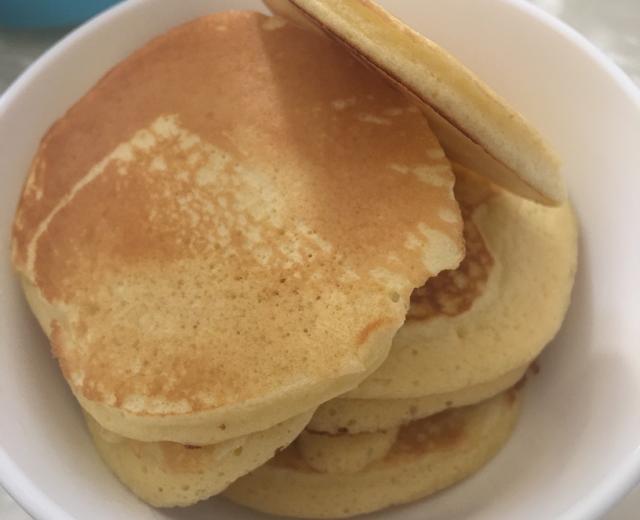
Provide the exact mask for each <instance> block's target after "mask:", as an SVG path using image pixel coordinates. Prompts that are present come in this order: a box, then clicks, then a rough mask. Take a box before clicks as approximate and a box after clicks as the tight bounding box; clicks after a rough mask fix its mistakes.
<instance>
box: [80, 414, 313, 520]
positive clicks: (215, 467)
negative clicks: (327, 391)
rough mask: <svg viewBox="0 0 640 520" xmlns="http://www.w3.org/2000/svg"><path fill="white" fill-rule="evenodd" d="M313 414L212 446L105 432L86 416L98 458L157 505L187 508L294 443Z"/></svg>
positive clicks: (123, 480)
mask: <svg viewBox="0 0 640 520" xmlns="http://www.w3.org/2000/svg"><path fill="white" fill-rule="evenodd" d="M310 417H311V412H307V413H306V414H302V415H299V416H297V417H294V418H292V419H287V420H286V421H285V422H283V423H281V424H278V425H276V426H273V427H271V428H269V429H267V430H265V431H262V432H257V433H252V434H250V435H247V436H244V437H239V438H237V439H229V440H226V441H223V442H221V443H219V444H214V445H209V446H189V445H184V444H177V443H173V442H140V441H135V440H133V439H127V438H124V437H120V436H118V435H115V434H113V433H111V432H108V431H106V430H104V429H103V428H102V427H101V426H100V425H99V424H98V423H97V422H95V421H94V420H93V419H92V418H91V416H89V415H88V414H85V419H86V421H87V425H88V427H89V432H90V433H91V437H92V439H93V442H94V444H95V445H96V448H97V449H98V452H99V453H100V456H101V457H102V459H103V460H104V462H105V463H106V464H107V466H109V467H110V468H111V470H112V471H113V472H114V473H115V474H116V476H117V477H118V478H119V479H120V480H121V481H122V482H123V483H124V484H125V485H126V486H127V487H128V488H129V489H130V490H131V491H133V493H135V494H136V495H137V496H138V497H139V498H141V499H142V500H144V501H145V502H147V503H149V504H151V505H152V506H156V507H173V506H188V505H191V504H194V503H196V502H198V501H200V500H204V499H206V498H209V497H211V496H213V495H216V494H218V493H220V492H221V491H222V490H224V489H225V488H226V487H227V486H228V485H229V484H231V482H233V481H234V480H236V479H237V478H238V477H241V476H243V475H245V474H247V473H249V472H250V471H251V470H253V469H255V468H257V467H258V466H261V465H262V464H264V463H265V462H266V461H267V460H269V459H270V458H271V457H273V455H274V453H275V452H276V451H278V450H281V449H283V448H284V447H285V446H287V445H289V444H290V443H291V441H293V440H294V439H295V438H296V437H297V436H298V434H299V433H300V431H301V430H302V429H303V428H304V426H305V424H306V423H307V422H309V419H310Z"/></svg>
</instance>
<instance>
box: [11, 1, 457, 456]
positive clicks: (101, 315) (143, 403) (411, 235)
mask: <svg viewBox="0 0 640 520" xmlns="http://www.w3.org/2000/svg"><path fill="white" fill-rule="evenodd" d="M310 63H312V64H313V66H312V67H309V64H310ZM452 185H453V175H452V173H451V171H450V166H449V163H448V161H447V160H446V158H445V157H444V154H443V152H442V149H441V148H440V146H439V144H438V142H437V140H436V138H435V137H434V135H433V134H432V133H431V132H430V130H429V127H428V124H427V122H426V121H425V120H424V118H423V117H422V116H421V114H420V113H417V110H416V109H415V108H414V107H413V106H412V105H411V104H409V103H408V102H407V101H406V99H405V98H404V97H403V96H402V95H401V94H399V93H398V92H397V91H396V90H395V89H393V88H391V87H390V86H389V85H388V83H387V82H386V81H384V79H382V78H380V77H379V76H378V75H377V74H375V73H373V72H371V71H369V70H367V69H366V68H364V67H363V66H362V65H361V64H360V63H359V62H358V61H357V60H355V59H353V58H352V57H351V56H350V55H348V54H347V53H345V52H344V50H343V49H342V47H341V46H339V45H337V44H335V43H333V42H331V41H329V40H327V39H326V38H323V37H321V36H318V35H315V34H312V33H310V32H308V31H304V30H301V29H299V28H297V27H295V26H293V25H291V24H287V23H286V22H285V21H284V20H282V19H277V18H269V17H265V16H263V15H260V14H257V13H249V12H227V13H220V14H215V15H211V16H207V17H204V18H201V19H198V20H195V21H193V22H190V23H187V24H185V25H182V26H180V27H177V28H175V29H173V30H171V31H169V32H168V33H166V34H164V35H161V36H159V37H157V38H156V39H154V40H152V41H151V42H149V43H148V44H147V45H145V46H144V47H142V48H141V49H140V50H138V51H136V52H135V53H133V54H132V55H131V56H129V57H128V58H127V59H125V60H124V61H123V62H122V63H120V64H119V65H117V66H116V67H114V68H113V69H112V70H111V71H110V72H109V73H108V74H107V75H106V76H105V77H104V78H103V79H102V80H101V81H100V82H99V83H98V84H97V85H95V86H94V87H93V88H92V89H91V90H90V91H89V92H88V93H87V94H86V95H85V96H84V97H82V98H81V99H80V100H79V101H78V102H77V103H76V104H75V105H74V106H73V107H71V109H70V110H69V111H68V112H67V113H66V114H65V115H64V116H63V117H62V118H61V119H60V120H59V121H57V122H56V123H55V124H54V125H53V126H52V128H51V129H50V130H49V131H48V133H47V134H46V135H45V137H44V138H43V140H42V143H41V145H40V148H39V149H38V152H37V154H36V156H35V158H34V161H33V165H32V168H31V171H30V173H29V177H28V179H27V181H26V185H25V188H24V192H23V194H22V198H21V200H20V203H19V207H18V210H17V214H16V218H15V223H14V231H13V262H14V265H15V267H16V269H17V270H18V272H19V273H20V275H21V277H22V279H23V284H24V287H25V292H26V293H27V297H28V300H29V303H30V304H31V307H32V309H33V310H34V312H35V314H36V316H37V317H38V319H39V321H40V323H41V325H42V327H43V328H44V330H45V331H46V333H47V334H48V336H49V338H50V340H51V344H52V350H53V353H54V355H55V356H56V358H57V359H58V361H59V364H60V367H61V369H62V372H63V374H64V376H65V378H66V380H67V381H68V383H69V385H70V387H71V389H72V390H73V392H74V394H75V395H76V397H77V398H78V400H79V401H80V403H81V405H82V407H83V408H84V409H85V410H86V411H87V412H88V413H89V414H90V415H91V416H92V417H93V418H94V419H95V420H96V421H97V422H98V423H99V424H100V425H101V426H102V427H104V428H106V429H108V430H110V431H112V432H115V433H117V434H119V435H122V436H124V437H128V438H132V439H137V440H141V441H162V440H166V441H173V442H178V443H183V444H196V445H203V444H213V443H217V442H221V441H223V440H225V439H231V438H235V437H238V436H241V435H245V434H247V433H251V432H254V431H260V430H264V429H266V428H269V427H271V426H273V425H275V424H278V423H280V422H282V421H284V420H286V419H287V418H289V417H292V416H294V415H297V414H300V413H303V412H305V411H306V410H309V409H311V408H313V407H315V406H316V405H318V404H320V403H321V402H324V401H326V400H328V399H330V398H332V397H335V396H337V395H339V394H341V393H343V392H345V391H347V390H350V389H352V388H354V387H355V386H356V385H357V384H358V383H359V382H360V381H362V380H363V379H364V378H365V377H366V376H367V375H368V374H369V373H371V372H372V371H373V370H374V369H375V368H377V366H379V365H380V363H381V362H382V361H383V359H384V358H385V357H386V355H387V353H388V350H389V347H390V344H391V338H392V336H393V335H394V333H395V332H396V331H397V329H398V328H399V327H400V326H401V324H402V322H403V321H404V318H405V315H406V310H407V308H408V303H409V297H410V294H411V291H412V290H413V289H414V288H415V287H418V286H420V285H422V284H423V283H424V282H425V280H426V279H427V278H428V277H430V276H432V275H435V274H437V273H438V272H439V271H441V270H443V269H449V268H453V267H455V266H456V265H457V264H458V262H459V261H460V259H461V257H462V249H463V246H462V237H461V226H462V222H461V218H460V214H459V211H458V205H457V203H456V201H455V200H454V197H453V191H452Z"/></svg>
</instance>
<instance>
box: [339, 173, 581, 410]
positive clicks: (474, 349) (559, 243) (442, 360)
mask: <svg viewBox="0 0 640 520" xmlns="http://www.w3.org/2000/svg"><path fill="white" fill-rule="evenodd" d="M456 177H457V183H456V197H457V198H458V200H459V202H460V205H461V208H462V211H463V214H464V218H465V232H464V233H465V240H466V246H467V256H466V257H465V260H464V261H463V262H462V263H461V264H460V267H459V268H458V269H457V270H454V271H448V272H444V273H441V274H440V275H439V276H437V277H435V278H433V279H431V280H429V281H428V282H427V283H426V284H425V285H424V287H422V288H420V289H417V290H416V291H414V293H413V295H412V299H411V308H410V309H409V312H408V314H407V321H406V323H405V324H404V325H403V327H402V328H401V329H400V330H399V331H398V333H397V334H396V336H395V337H394V339H393V346H392V348H391V352H390V354H389V356H388V357H387V359H386V360H385V361H384V363H383V364H382V366H381V367H380V368H379V369H378V370H377V371H375V372H374V373H373V374H372V375H371V376H370V377H369V378H367V379H366V380H365V381H364V382H363V383H362V384H360V386H359V387H358V388H356V389H355V390H352V391H350V392H349V393H347V394H346V395H344V396H341V399H342V398H348V399H416V398H423V397H426V396H437V395H440V394H447V393H451V392H460V391H462V390H464V389H467V388H472V387H474V386H477V385H485V384H487V383H490V382H491V381H495V380H497V379H499V378H501V377H506V375H507V374H510V373H513V372H514V371H517V370H521V369H522V368H523V367H524V366H526V365H528V364H530V363H531V362H532V361H533V360H534V359H535V358H536V357H537V356H538V355H539V354H540V352H541V351H542V349H543V348H544V347H545V346H546V345H547V344H548V343H549V342H550V341H551V340H552V338H553V337H554V336H555V334H556V333H557V331H558V329H559V328H560V325H561V324H562V321H563V319H564V316H565V314H566V311H567V308H568V306H569V302H570V298H571V290H572V287H573V281H574V277H575V271H576V262H577V228H576V221H575V217H574V214H573V211H572V209H571V207H570V206H569V204H568V203H567V204H565V205H563V206H561V207H558V208H550V207H545V206H541V205H539V204H536V203H533V202H530V201H528V200H525V199H522V198H519V197H517V196H514V195H512V194H510V193H508V192H506V191H504V190H501V189H497V188H496V189H493V188H492V187H491V186H490V185H489V184H488V183H484V182H482V179H481V178H480V177H479V176H476V175H474V174H473V172H470V171H468V170H465V169H464V168H462V167H459V166H456Z"/></svg>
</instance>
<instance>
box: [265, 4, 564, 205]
mask: <svg viewBox="0 0 640 520" xmlns="http://www.w3.org/2000/svg"><path fill="white" fill-rule="evenodd" d="M265 3H266V4H267V6H269V8H270V9H271V10H272V11H274V12H276V13H278V14H281V15H282V16H285V17H289V18H291V19H292V20H293V21H295V22H297V23H299V22H300V21H303V22H306V23H307V24H309V23H310V24H313V25H315V26H316V27H319V28H321V29H322V30H323V31H325V32H326V33H327V34H328V35H329V36H331V37H332V38H334V39H336V40H337V41H339V42H341V43H342V44H344V45H345V46H346V47H347V48H348V49H349V50H350V51H351V52H352V53H353V54H354V55H356V56H358V57H359V58H360V59H361V60H362V61H364V62H365V63H367V64H368V65H370V66H371V67H373V68H374V69H376V70H378V71H379V72H380V73H381V75H383V76H385V77H386V78H387V79H389V80H390V81H391V82H392V83H393V84H395V85H396V86H397V87H398V88H399V89H400V90H401V91H403V92H405V93H407V94H409V95H410V96H411V98H413V99H414V100H415V101H417V102H418V103H419V104H420V106H421V107H422V108H423V110H424V111H425V114H426V116H427V117H428V118H429V122H430V124H431V125H432V128H433V130H434V132H435V133H436V135H437V136H438V139H440V142H441V143H442V146H443V147H444V149H445V151H446V152H447V155H448V157H449V158H450V159H452V160H455V161H458V162H459V163H461V164H463V165H464V166H467V167H470V168H473V169H474V170H476V171H478V172H479V173H481V174H482V175H484V176H487V177H489V178H490V179H492V180H493V181H494V182H497V183H498V184H501V185H502V186H504V187H506V188H507V189H509V190H511V191H513V192H515V193H518V194H520V195H522V196H525V197H527V198H530V199H533V200H537V201H539V202H544V203H547V204H558V203H561V202H562V201H563V200H564V199H565V198H566V194H565V187H564V183H563V180H562V178H561V176H560V174H559V160H558V158H557V157H556V155H555V154H554V152H553V151H552V150H551V149H550V148H549V147H548V145H547V144H546V143H545V142H544V140H543V139H542V137H541V136H540V135H539V134H538V132H537V131H536V130H535V129H534V128H532V127H531V126H530V125H529V124H528V123H527V122H526V121H525V120H524V118H523V117H522V116H521V115H520V114H518V113H517V112H515V111H514V110H512V109H511V108H510V107H509V106H507V104H506V103H505V101H504V100H502V99H501V98H500V97H499V96H498V95H496V94H495V93H494V92H493V91H492V90H491V89H490V88H489V87H488V86H486V85H485V84H484V83H483V82H482V81H481V80H480V79H479V78H477V77H476V76H475V75H474V74H473V73H472V72H471V71H469V70H468V69H467V68H466V67H464V65H462V64H461V63H460V62H458V60H456V59H455V58H454V57H453V56H451V55H450V54H448V53H447V52H446V51H445V50H444V49H442V48H440V47H439V46H438V45H436V44H435V43H434V42H432V41H430V40H428V39H427V38H425V37H424V36H422V35H421V34H419V33H417V32H415V31H413V30H412V29H411V28H409V27H407V26H406V25H405V24H404V23H402V22H401V21H400V20H398V19H396V18H394V17H393V16H391V15H390V14H389V13H387V12H386V11H385V10H384V9H382V8H381V7H379V6H378V5H376V4H375V3H374V2H372V1H370V0H265Z"/></svg>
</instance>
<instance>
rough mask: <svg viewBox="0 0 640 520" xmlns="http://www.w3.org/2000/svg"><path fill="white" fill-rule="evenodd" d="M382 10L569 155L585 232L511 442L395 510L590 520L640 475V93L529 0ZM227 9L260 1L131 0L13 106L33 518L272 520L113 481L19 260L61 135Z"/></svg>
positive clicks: (6, 320) (7, 375) (2, 414)
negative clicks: (461, 477) (95, 90)
mask: <svg viewBox="0 0 640 520" xmlns="http://www.w3.org/2000/svg"><path fill="white" fill-rule="evenodd" d="M382 3H383V4H386V5H387V7H388V8H390V10H391V11H393V12H394V13H396V14H397V15H399V16H400V17H401V18H403V19H405V20H407V21H409V23H410V24H411V25H413V26H414V27H415V28H417V29H418V30H420V31H423V32H424V33H425V34H427V35H429V36H430V37H431V38H432V39H434V40H435V41H437V42H439V43H440V44H442V45H443V46H444V47H446V48H448V49H449V50H450V51H452V52H453V53H454V54H455V55H456V56H458V57H459V58H460V59H461V60H462V61H463V62H465V63H466V64H468V66H470V67H471V68H472V69H473V70H475V71H476V72H477V73H478V74H479V75H480V76H481V77H482V78H484V79H485V80H486V81H487V82H488V83H489V84H491V85H492V86H493V87H494V88H495V89H496V90H497V91H498V92H500V93H501V94H502V95H504V96H505V97H506V98H507V99H508V100H509V101H511V102H512V103H513V105H515V106H516V107H517V108H518V109H519V110H520V111H522V112H523V113H524V114H525V115H526V116H527V117H528V118H530V119H531V120H532V121H533V122H534V123H535V124H536V125H537V126H538V127H539V128H540V129H541V130H542V131H543V132H544V134H546V135H547V136H548V137H549V139H550V140H551V141H552V142H553V144H554V145H555V146H556V148H557V149H558V151H559V152H560V153H561V155H562V157H563V159H564V164H565V166H566V168H565V175H566V177H567V179H568V182H569V185H570V190H571V196H572V198H573V200H574V202H575V206H576V208H577V211H578V214H579V218H580V222H581V229H582V240H581V248H580V253H581V258H580V269H579V273H578V278H577V284H576V289H575V293H574V298H573V305H572V307H571V310H570V312H569V315H568V318H567V321H566V323H565V325H564V328H563V330H562V332H561V333H560V335H559V337H558V338H557V340H556V341H555V342H554V344H553V345H552V346H551V347H550V349H549V351H548V352H547V353H546V354H545V355H544V357H543V359H542V363H541V366H542V371H541V373H540V375H539V376H538V377H536V378H535V379H534V380H533V382H532V383H531V384H530V385H529V387H528V389H527V396H526V402H525V408H524V410H525V411H524V416H523V418H522V420H521V422H520V424H519V426H518V428H517V432H516V434H515V436H514V438H513V439H512V441H511V442H510V443H509V445H508V446H507V447H506V449H504V450H503V451H502V452H501V453H500V455H499V456H498V457H497V458H496V459H495V460H494V461H493V462H491V463H490V464H489V466H488V467H487V468H485V469H484V470H483V471H482V472H480V473H479V474H477V475H476V476H474V477H473V478H470V479H469V480H467V481H465V482H464V483H462V484H460V485H458V486H456V487H455V488H453V489H451V490H449V491H447V492H445V493H441V494H439V495H438V496H436V497H434V498H432V499H430V500H426V501H422V502H419V503H416V504H413V505H409V506H406V507H402V508H397V509H394V510H393V515H391V514H390V513H386V512H385V513H384V514H385V515H387V514H389V516H393V518H398V519H400V518H402V519H418V518H420V519H423V518H425V517H428V518H430V519H433V520H435V519H445V518H446V519H461V518H465V519H491V520H500V519H505V520H506V519H509V520H513V519H517V520H527V519H536V520H538V519H551V518H562V519H578V518H579V519H586V518H595V517H597V516H599V515H600V514H602V513H603V512H604V511H605V510H606V509H607V508H608V507H609V506H610V505H611V504H612V503H613V502H615V501H616V500H617V499H618V498H619V497H620V496H621V495H622V494H623V493H625V492H626V491H627V490H628V489H629V488H630V487H631V486H632V485H633V484H634V483H635V482H636V481H637V480H638V478H639V477H640V413H639V412H638V410H640V348H639V341H640V328H639V322H640V319H639V318H638V315H639V314H640V273H639V271H640V232H639V230H638V226H639V224H640V199H639V198H638V193H640V95H639V94H638V92H637V91H636V90H635V89H634V87H633V86H632V84H631V82H630V80H628V79H627V78H626V77H625V76H624V75H623V74H622V73H621V72H620V71H619V70H618V69H617V68H616V67H615V66H613V65H612V64H611V63H609V62H608V61H607V60H606V59H605V58H604V57H603V56H602V55H601V54H600V53H599V52H598V51H596V50H595V49H594V48H593V47H591V46H590V45H589V44H588V43H587V42H586V41H585V40H584V39H582V38H581V37H580V36H578V35H577V34H576V33H574V32H573V31H571V30H570V29H568V28H567V27H566V26H564V25H562V24H561V23H559V22H557V21H555V20H553V19H551V18H550V17H548V16H546V15H544V14H543V13H542V12H540V11H537V10H535V9H534V8H531V7H529V6H528V5H526V4H523V3H521V2H516V1H507V0H503V1H501V0H448V1H446V2H445V1H443V0H429V1H424V0H423V1H418V0H415V1H412V0H393V1H391V0H389V1H386V2H382ZM229 8H234V9H238V8H260V5H259V4H258V2H257V1H251V0H242V1H232V0H228V1H224V0H182V1H180V2H177V1H163V2H158V1H154V0H133V1H130V2H126V3H124V4H122V5H120V6H118V7H116V8H114V9H112V10H111V11H109V12H107V13H105V14H104V15H102V16H100V17H98V18H96V19H94V20H92V21H91V22H89V23H88V24H86V25H84V26H83V27H81V28H80V29H78V30H77V31H75V32H73V33H72V34H71V35H70V36H68V37H67V38H65V39H64V40H63V41H62V42H61V43H60V44H58V45H57V46H56V47H54V48H53V49H51V50H50V51H49V52H47V53H46V54H45V55H44V56H43V57H42V58H41V59H40V60H38V61H37V62H36V63H35V64H34V65H33V66H32V67H31V68H30V69H29V70H28V71H27V72H26V73H25V74H23V76H22V77H21V78H20V79H19V80H18V81H16V83H15V84H14V85H13V86H12V87H11V88H10V89H9V90H8V91H7V93H6V94H5V95H4V97H3V98H2V99H1V100H0V147H1V148H0V149H1V153H0V172H1V175H2V177H1V181H0V182H1V184H0V186H1V190H0V241H1V242H0V243H1V247H2V258H1V260H0V263H1V268H0V481H1V482H2V484H3V485H4V486H5V487H6V488H7V490H8V491H9V492H10V493H11V494H12V495H13V496H14V498H15V499H16V500H17V501H18V502H19V503H20V504H22V506H23V507H24V508H25V509H27V511H29V512H30V513H31V514H32V515H33V516H34V517H36V518H39V519H56V520H58V519H70V518H75V519H86V518H92V519H93V520H102V519H109V520H111V519H119V518H143V519H144V518H146V519H151V518H181V519H187V518H188V519H205V518H206V519H209V518H211V517H212V515H214V514H215V515H217V516H216V517H217V518H228V517H231V516H233V517H237V518H257V517H259V515H255V514H253V513H251V512H247V511H245V510H243V509H241V508H238V507H235V506H232V505H231V504H228V503H226V502H224V501H223V500H219V499H217V500H211V501H208V502H205V503H203V504H201V505H198V506H197V507H194V508H190V509H187V510H168V511H158V510H153V509H151V508H149V507H147V506H146V505H144V504H143V503H141V502H139V501H138V500H136V499H135V498H134V497H133V496H132V495H131V494H130V493H129V492H128V491H127V490H126V489H125V488H124V487H122V486H121V485H120V484H119V483H118V482H117V481H116V480H115V478H114V477H112V476H111V474H110V473H109V471H108V470H107V468H106V467H105V466H104V465H103V464H102V463H101V462H100V460H99V459H98V456H97V454H96V453H95V452H94V450H93V448H92V446H91V443H90V441H89V437H88V435H87V433H86V432H85V428H84V424H83V423H82V419H81V417H80V413H79V410H78V407H77V406H76V403H75V402H74V400H73V398H72V396H71V394H70V393H69V391H68V390H67V388H66V385H65V383H64V381H63V379H62V376H61V375H60V373H59V371H58V367H57V365H56V362H55V361H54V360H53V359H52V357H51V355H50V354H49V348H48V346H47V343H46V341H45V338H44V337H43V335H42V334H41V333H40V330H39V328H38V326H37V324H36V322H35V320H34V319H33V318H32V317H31V314H30V313H29V310H28V309H27V306H26V304H25V303H24V301H23V298H22V295H21V293H20V290H19V287H18V284H17V282H16V280H15V277H14V276H13V274H12V272H11V266H10V261H9V250H10V245H9V244H10V241H9V237H10V223H11V220H12V217H13V211H14V208H15V204H16V202H17V200H18V196H19V193H20V188H21V185H22V182H23V179H24V176H25V173H26V171H27V168H28V165H29V161H30V159H31V157H32V155H33V153H34V151H35V149H36V146H37V144H38V141H39V140H40V137H41V136H42V134H43V133H44V132H45V131H46V130H47V128H48V127H49V125H50V124H51V123H52V122H53V121H54V120H55V119H56V118H57V117H59V116H60V115H61V114H62V113H63V112H64V111H65V109H66V108H67V107H69V106H70V105H71V104H72V103H73V101H74V100H76V99H77V98H78V97H79V96H80V95H82V94H83V93H84V92H85V91H86V90H87V89H88V88H90V87H91V85H93V84H94V83H95V81H96V80H97V79H98V78H99V77H100V76H101V75H102V74H103V73H104V72H105V71H106V70H107V69H109V68H110V67H111V66H112V65H114V64H115V63H117V62H118V61H119V60H120V59H121V58H123V57H125V56H126V55H127V54H128V53H129V52H131V51H132V50H134V49H135V48H136V47H138V46H140V45H141V44H143V43H144V42H145V41H147V40H148V39H149V38H150V37H152V36H153V35H155V34H158V33H160V32H162V31H164V30H165V29H167V28H169V27H171V26H173V25H175V24H178V23H180V22H182V21H185V20H188V19H190V18H193V17H195V16H198V15H201V14H204V13H208V12H212V11H215V10H223V9H229ZM96 124H99V122H96ZM385 518H386V516H385Z"/></svg>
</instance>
